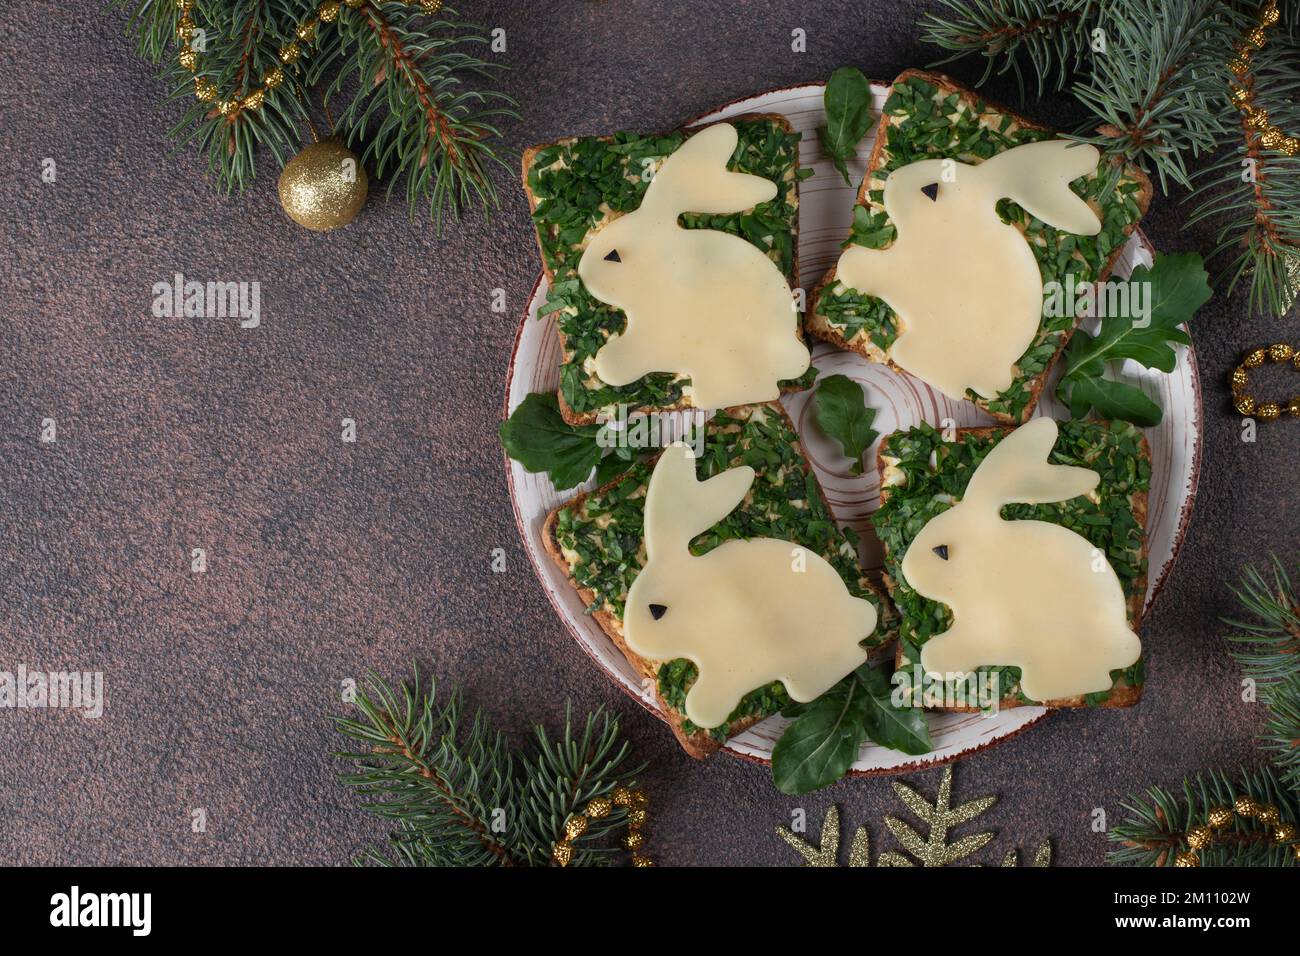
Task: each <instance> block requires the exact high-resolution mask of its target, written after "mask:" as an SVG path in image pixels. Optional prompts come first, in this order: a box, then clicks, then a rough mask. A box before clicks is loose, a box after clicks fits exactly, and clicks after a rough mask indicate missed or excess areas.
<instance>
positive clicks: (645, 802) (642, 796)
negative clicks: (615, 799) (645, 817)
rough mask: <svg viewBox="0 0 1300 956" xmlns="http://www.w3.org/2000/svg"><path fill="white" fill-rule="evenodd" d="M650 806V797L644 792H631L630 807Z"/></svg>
mask: <svg viewBox="0 0 1300 956" xmlns="http://www.w3.org/2000/svg"><path fill="white" fill-rule="evenodd" d="M649 805H650V795H649V794H648V793H646V792H645V791H644V790H633V791H632V806H634V807H648V806H649Z"/></svg>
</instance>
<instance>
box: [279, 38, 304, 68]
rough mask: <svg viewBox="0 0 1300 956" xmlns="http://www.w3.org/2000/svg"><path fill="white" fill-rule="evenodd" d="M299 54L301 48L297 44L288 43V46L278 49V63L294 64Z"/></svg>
mask: <svg viewBox="0 0 1300 956" xmlns="http://www.w3.org/2000/svg"><path fill="white" fill-rule="evenodd" d="M301 53H302V48H301V47H299V46H298V44H297V43H290V44H289V45H288V46H283V47H280V62H281V63H285V64H288V63H295V62H297V60H298V57H299V55H300V54H301Z"/></svg>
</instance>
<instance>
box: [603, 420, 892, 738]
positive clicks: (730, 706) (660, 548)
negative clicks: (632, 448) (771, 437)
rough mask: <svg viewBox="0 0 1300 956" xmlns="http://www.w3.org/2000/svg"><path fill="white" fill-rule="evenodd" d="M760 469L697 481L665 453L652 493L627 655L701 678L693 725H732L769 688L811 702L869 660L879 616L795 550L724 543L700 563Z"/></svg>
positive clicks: (686, 457)
mask: <svg viewBox="0 0 1300 956" xmlns="http://www.w3.org/2000/svg"><path fill="white" fill-rule="evenodd" d="M753 481H754V470H753V469H752V468H749V467H747V466H742V467H739V468H732V469H731V470H729V471H725V472H723V473H722V474H720V475H715V476H714V477H712V478H710V479H709V480H708V481H703V482H701V481H697V480H696V477H695V456H694V455H693V454H692V453H691V451H690V449H689V448H687V447H686V446H685V445H683V444H680V443H679V444H675V445H672V446H670V447H669V448H667V449H665V451H664V453H663V455H661V456H660V458H659V462H658V464H657V465H655V470H654V473H653V474H652V475H651V477H650V487H649V490H648V491H647V493H646V505H645V544H646V558H647V560H646V565H645V567H644V568H642V569H641V573H640V574H638V575H637V577H636V580H635V581H633V582H632V587H631V589H630V590H629V591H628V596H627V604H626V607H625V609H624V613H623V626H624V634H625V637H626V639H627V645H628V647H630V648H631V649H632V650H633V651H635V652H636V653H637V654H640V655H641V656H642V657H645V658H648V659H650V660H652V661H667V660H673V659H674V658H679V657H684V658H687V659H688V660H691V661H693V662H694V663H695V665H696V666H697V667H698V668H699V677H698V678H697V679H696V681H695V683H694V684H693V685H691V689H690V691H689V692H688V693H687V694H686V716H687V717H689V718H690V719H691V721H692V722H694V723H695V724H697V725H698V726H700V727H705V728H708V727H716V726H718V725H719V724H721V723H724V722H725V721H726V719H727V717H728V716H729V715H730V714H731V712H732V711H733V710H735V709H736V705H737V704H739V703H740V699H741V698H742V697H743V696H744V695H745V694H748V693H749V692H750V691H752V690H754V689H756V688H758V687H762V686H763V685H764V684H768V683H770V682H772V681H777V680H779V681H781V682H782V683H783V684H784V685H785V689H786V691H787V692H788V693H789V694H790V697H791V698H792V699H794V700H797V701H810V700H813V699H815V698H817V697H819V696H821V695H822V694H823V693H825V692H826V691H827V690H829V689H830V688H831V687H832V686H833V685H834V684H835V683H836V682H838V681H839V680H840V678H842V677H843V676H844V675H845V674H847V673H849V672H850V671H852V670H853V669H854V668H855V667H857V666H859V665H860V664H862V663H863V662H864V661H865V660H866V659H867V652H866V651H865V650H863V648H862V647H861V646H860V643H859V642H861V641H863V640H865V639H866V638H867V637H869V636H870V635H871V633H872V631H874V630H875V628H876V609H875V608H874V607H873V606H872V605H871V603H870V602H869V601H864V600H862V599H861V598H856V597H853V596H852V595H851V594H849V592H848V588H846V587H845V586H844V581H843V580H842V579H841V578H840V576H839V574H838V573H837V572H836V571H835V569H834V568H833V567H831V566H830V564H828V563H827V562H826V561H825V560H823V559H822V558H821V556H820V555H817V554H814V553H812V552H811V551H808V550H806V549H804V548H802V547H800V546H799V545H796V544H793V543H791V542H789V541H779V540H777V539H775V538H751V539H748V540H731V541H726V542H724V543H723V544H721V545H719V546H718V547H716V548H714V549H713V550H712V551H710V552H708V553H707V554H704V555H701V556H699V557H696V556H694V555H692V554H691V552H690V550H689V545H690V542H691V538H692V537H694V536H695V535H697V534H699V533H700V532H702V531H706V530H708V529H709V528H710V527H712V526H713V525H715V524H717V523H718V522H719V521H721V520H722V519H723V518H725V517H726V516H727V514H728V513H729V512H730V511H731V510H732V509H733V508H735V507H736V505H737V504H739V503H740V502H741V501H742V500H743V499H744V497H745V495H746V494H747V493H748V491H749V486H750V485H751V484H752V483H753Z"/></svg>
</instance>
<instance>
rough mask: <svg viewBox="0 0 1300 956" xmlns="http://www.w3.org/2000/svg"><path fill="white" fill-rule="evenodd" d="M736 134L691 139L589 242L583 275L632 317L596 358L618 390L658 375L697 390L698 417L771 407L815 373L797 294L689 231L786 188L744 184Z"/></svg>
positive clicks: (772, 268)
mask: <svg viewBox="0 0 1300 956" xmlns="http://www.w3.org/2000/svg"><path fill="white" fill-rule="evenodd" d="M736 141H737V136H736V128H735V127H734V126H732V125H731V124H730V123H718V124H716V125H714V126H710V127H708V128H707V129H704V130H701V131H700V132H698V133H696V134H695V135H694V136H691V137H689V138H688V139H687V140H686V142H685V143H683V144H682V145H681V146H680V147H679V148H678V149H677V151H676V152H674V153H673V154H672V155H670V156H669V157H668V158H667V159H666V160H665V161H664V163H663V166H662V167H660V169H659V171H658V172H657V173H656V174H655V177H654V179H653V180H652V181H651V183H650V186H649V187H648V188H647V189H646V192H645V196H644V197H643V198H642V200H641V206H640V208H638V209H637V210H635V211H634V212H630V213H628V214H627V215H625V216H621V217H619V218H617V219H613V220H611V221H609V222H608V223H606V224H605V225H604V226H602V227H601V228H600V229H599V230H597V232H596V233H595V234H594V235H593V236H591V237H590V240H589V242H588V244H587V248H586V249H585V250H584V251H583V254H582V259H581V260H580V261H579V263H578V275H579V276H580V277H581V278H582V281H583V283H584V284H585V285H586V287H587V289H588V290H589V291H590V292H591V294H592V295H594V296H595V297H596V298H597V299H599V300H600V301H602V302H606V303H608V304H609V305H612V306H616V307H617V308H619V309H622V310H623V312H624V313H626V315H627V328H626V329H625V330H624V331H623V332H622V333H620V334H617V335H614V336H611V337H610V339H609V340H608V341H607V342H606V343H605V344H604V345H603V346H602V347H601V348H600V350H599V351H598V352H597V353H596V357H595V372H596V374H597V375H598V376H599V377H600V379H601V380H602V381H604V382H606V383H608V384H610V385H630V384H631V383H632V382H635V381H636V380H637V379H639V378H641V377H642V376H644V375H647V374H649V373H651V372H674V373H679V374H683V375H687V376H689V377H690V379H691V385H690V395H691V399H692V401H694V403H695V405H696V407H698V408H725V407H728V406H731V405H743V404H747V403H750V402H764V401H771V400H773V399H776V398H777V397H778V396H779V395H780V387H779V385H778V383H779V382H781V381H783V380H785V379H792V378H798V377H799V376H800V375H802V374H803V373H804V372H805V371H807V369H808V361H809V359H808V348H807V347H806V346H805V345H804V344H803V342H801V341H800V339H799V336H798V334H797V331H796V329H797V324H798V316H797V313H796V312H795V309H794V302H793V298H792V295H791V292H790V286H789V285H788V284H787V283H786V281H785V276H783V275H782V274H781V270H780V269H779V268H777V266H776V264H775V263H774V262H773V261H772V260H771V259H769V258H768V257H767V256H766V255H764V254H763V253H762V252H761V251H760V250H759V249H758V248H757V247H755V246H754V245H753V244H751V243H749V242H747V241H745V240H744V239H741V238H740V237H739V236H733V235H730V234H729V233H725V232H718V231H716V230H713V229H684V228H682V227H681V226H680V225H678V222H677V219H678V217H679V216H680V215H681V214H682V213H684V212H697V213H715V214H724V213H733V212H740V211H742V210H744V209H749V208H751V207H753V206H756V205H758V204H759V203H761V202H766V201H768V200H770V199H772V198H774V197H775V196H776V192H777V190H776V185H775V184H774V183H772V182H770V181H768V180H766V179H763V178H762V177H759V176H750V175H746V174H744V173H733V172H729V171H728V170H727V162H728V160H730V158H731V154H732V153H733V152H734V151H735V149H736Z"/></svg>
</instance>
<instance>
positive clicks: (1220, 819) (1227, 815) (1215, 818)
mask: <svg viewBox="0 0 1300 956" xmlns="http://www.w3.org/2000/svg"><path fill="white" fill-rule="evenodd" d="M1205 819H1206V820H1207V821H1208V822H1209V824H1210V826H1212V827H1213V828H1214V829H1216V830H1222V829H1223V828H1224V827H1226V826H1227V825H1228V824H1229V823H1231V822H1232V811H1231V810H1230V809H1229V808H1227V807H1211V808H1210V812H1209V814H1208V815H1207V816H1206V818H1205Z"/></svg>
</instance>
